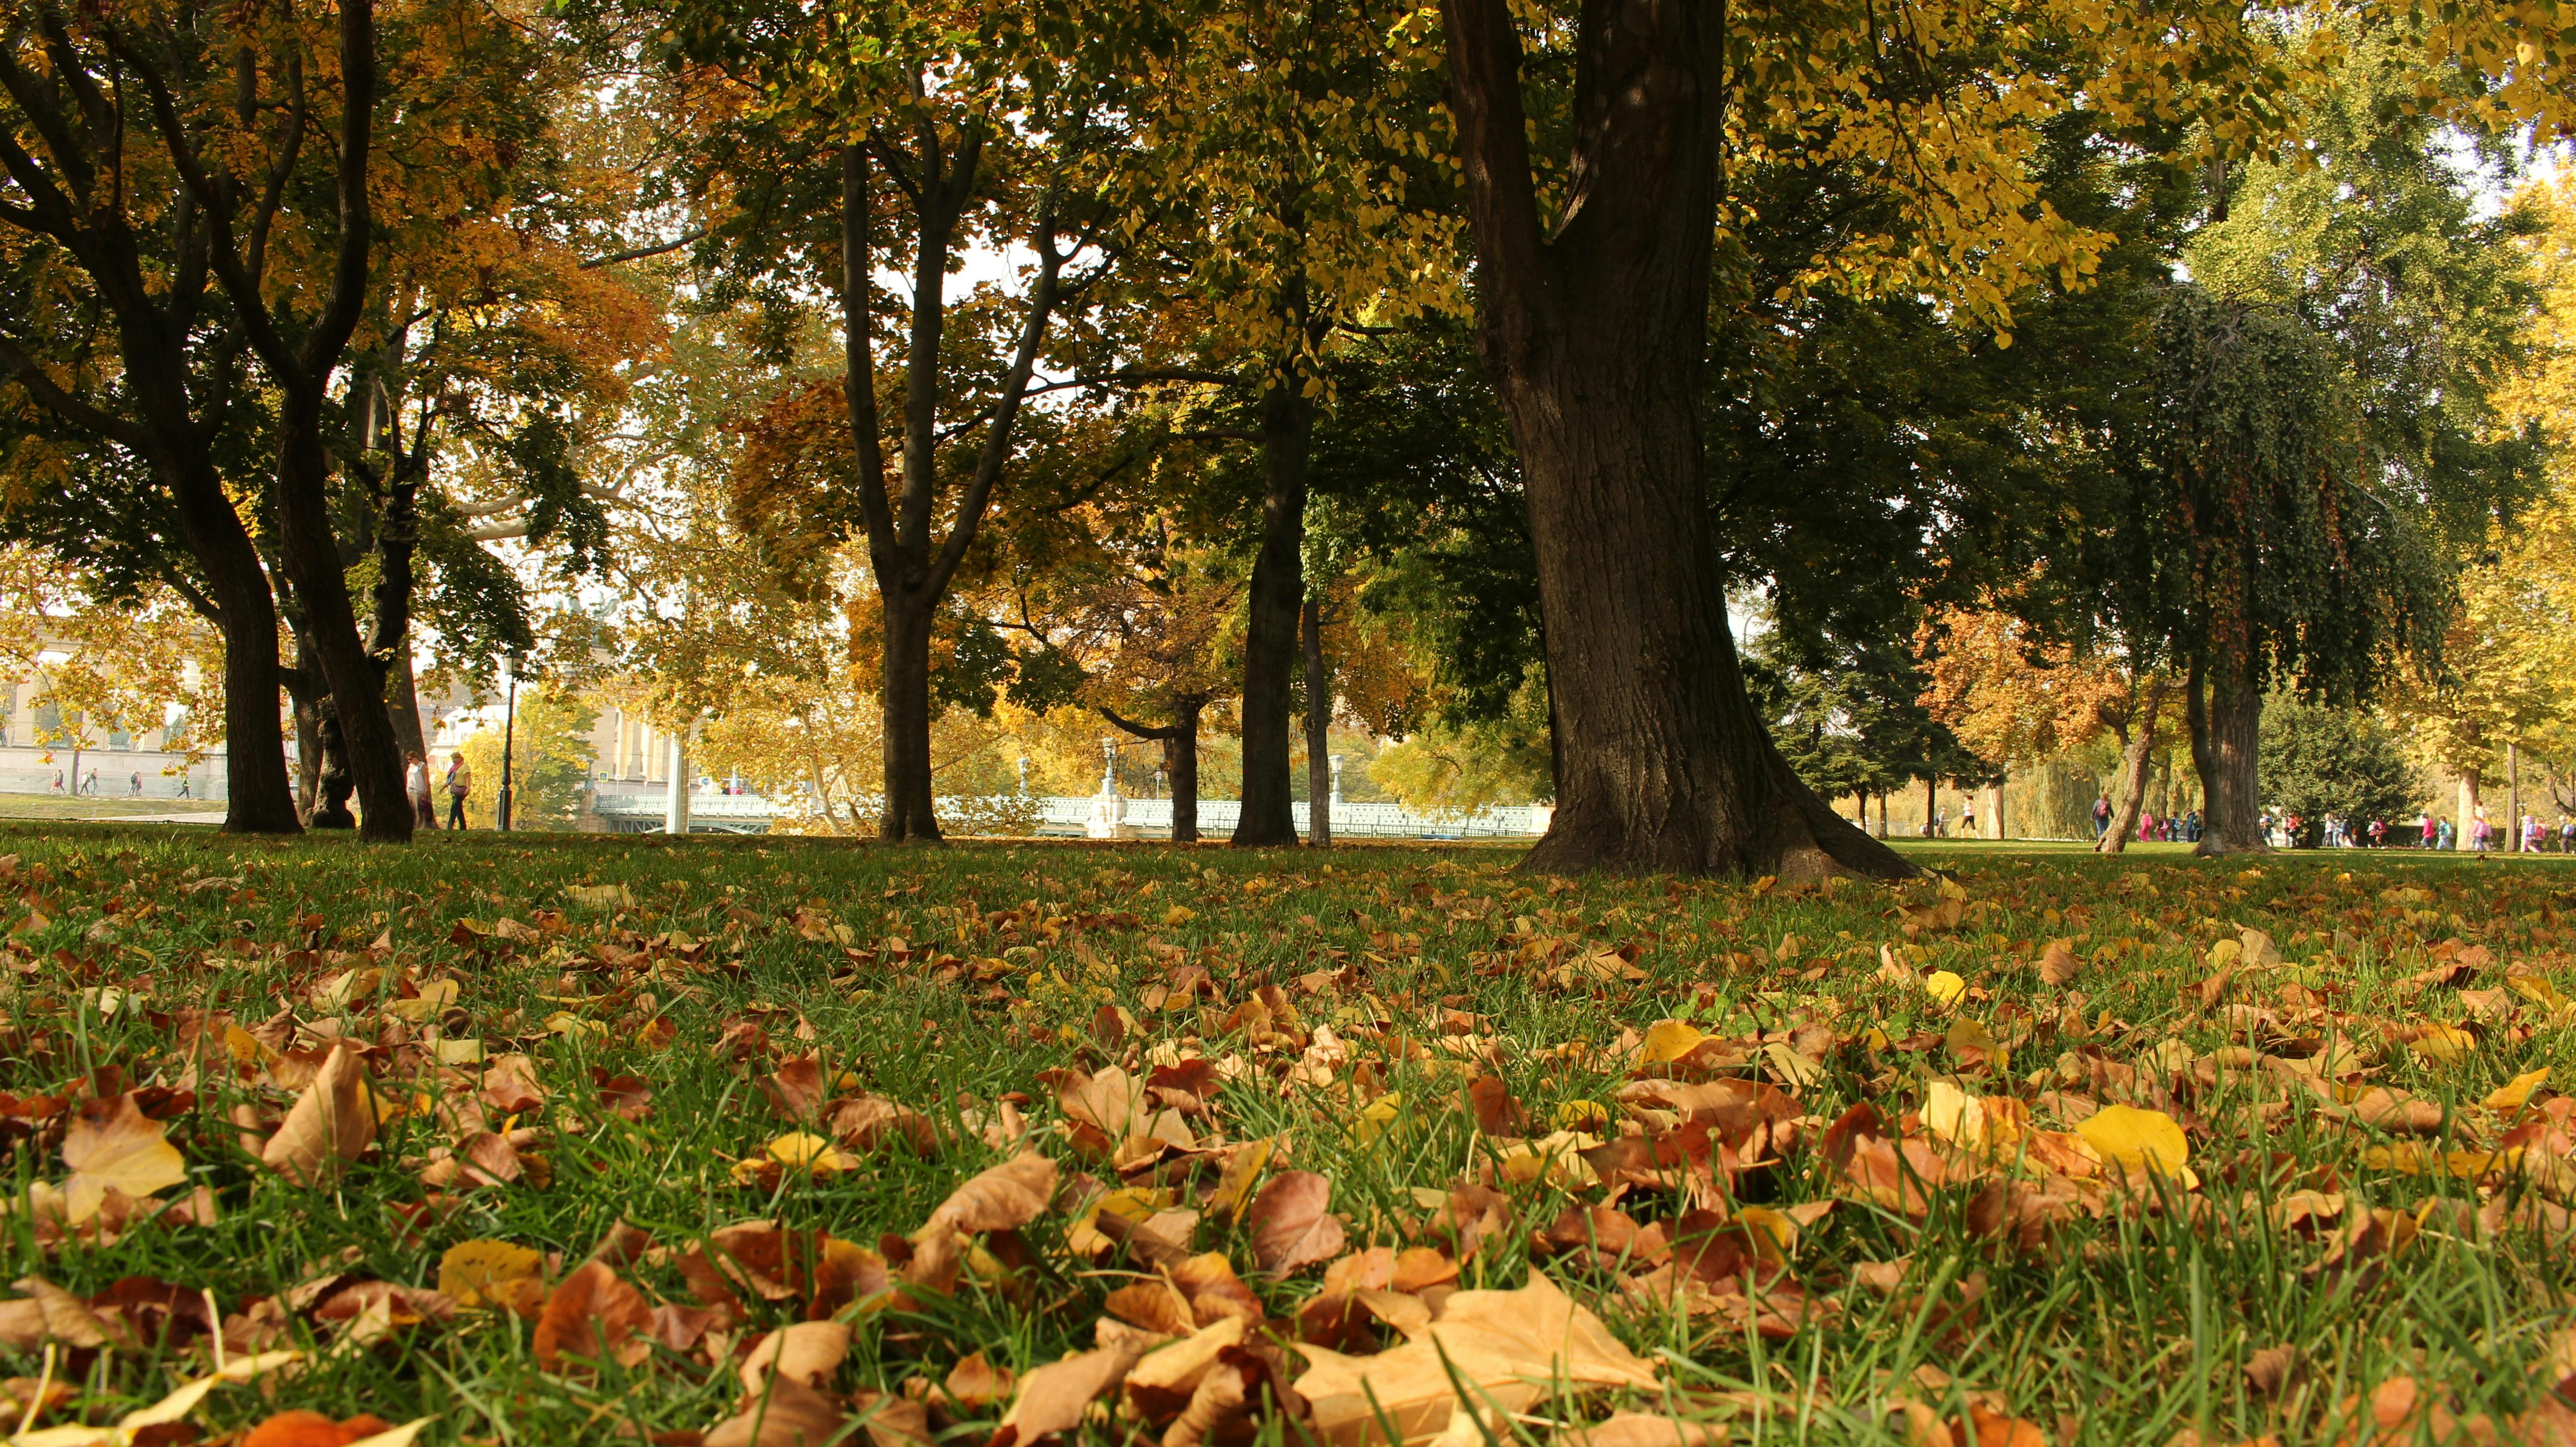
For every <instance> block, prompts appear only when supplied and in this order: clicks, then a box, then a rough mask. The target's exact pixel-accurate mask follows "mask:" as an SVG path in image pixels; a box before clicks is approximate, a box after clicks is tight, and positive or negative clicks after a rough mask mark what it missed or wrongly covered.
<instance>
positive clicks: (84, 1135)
mask: <svg viewBox="0 0 2576 1447" xmlns="http://www.w3.org/2000/svg"><path fill="white" fill-rule="evenodd" d="M63 1164H64V1165H67V1166H69V1167H71V1168H72V1174H71V1179H70V1180H67V1181H65V1182H63V1201H64V1205H65V1208H66V1211H67V1215H66V1217H65V1219H66V1220H67V1221H68V1222H69V1223H70V1224H71V1225H74V1226H78V1225H80V1224H82V1223H83V1222H86V1221H89V1220H92V1219H94V1218H95V1217H96V1216H97V1215H98V1213H99V1208H100V1207H101V1206H103V1205H105V1204H106V1202H107V1193H108V1191H109V1190H111V1189H114V1190H118V1191H122V1192H124V1193H125V1194H126V1195H129V1196H132V1197H134V1198H136V1199H137V1200H140V1199H142V1198H143V1197H145V1196H149V1195H151V1194H152V1193H153V1192H155V1191H158V1190H160V1189H161V1188H163V1187H164V1186H175V1185H178V1184H179V1183H180V1182H182V1181H185V1180H186V1179H188V1163H187V1162H186V1161H185V1160H183V1159H181V1158H180V1155H179V1148H178V1147H177V1146H174V1145H172V1144H170V1142H169V1141H168V1140H167V1139H165V1138H163V1136H162V1134H161V1123H160V1122H158V1121H155V1120H151V1119H149V1118H147V1117H146V1116H145V1115H144V1114H143V1112H142V1111H140V1110H138V1109H136V1108H135V1105H134V1097H132V1096H130V1095H120V1096H117V1097H116V1098H115V1099H113V1100H93V1101H91V1102H90V1103H89V1104H87V1105H85V1106H82V1107H81V1111H80V1114H78V1115H76V1116H74V1117H73V1118H72V1123H71V1128H70V1129H69V1130H67V1131H66V1132H64V1134H63Z"/></svg>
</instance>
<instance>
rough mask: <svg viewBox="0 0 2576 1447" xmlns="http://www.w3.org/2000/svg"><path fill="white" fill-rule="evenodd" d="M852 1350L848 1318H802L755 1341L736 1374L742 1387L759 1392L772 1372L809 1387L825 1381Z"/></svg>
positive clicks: (838, 1368) (754, 1393)
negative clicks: (840, 1319)
mask: <svg viewBox="0 0 2576 1447" xmlns="http://www.w3.org/2000/svg"><path fill="white" fill-rule="evenodd" d="M849 1354H850V1324H849V1323H848V1322H845V1321H800V1322H798V1323H797V1324H796V1325H794V1326H789V1327H781V1328H779V1329H778V1330H776V1331H773V1332H771V1333H770V1334H769V1335H767V1336H765V1337H762V1338H761V1339H760V1340H759V1341H758V1342H756V1343H754V1344H753V1346H752V1348H751V1353H750V1355H748V1356H745V1357H744V1358H743V1359H742V1366H741V1367H740V1368H739V1369H738V1370H737V1373H736V1374H737V1375H738V1376H740V1377H741V1378H742V1389H743V1390H744V1391H746V1392H749V1393H752V1394H753V1395H755V1396H757V1395H759V1393H760V1392H761V1391H762V1389H763V1388H764V1387H765V1386H766V1384H767V1383H768V1381H769V1378H770V1376H771V1375H772V1374H773V1373H775V1374H776V1375H777V1376H779V1377H781V1378H783V1379H785V1380H787V1381H791V1382H799V1383H802V1384H803V1385H805V1386H808V1387H819V1386H821V1385H823V1382H824V1380H825V1379H826V1378H828V1377H830V1376H831V1375H832V1373H834V1372H836V1371H839V1370H840V1369H841V1360H842V1358H844V1357H847V1356H848V1355H849Z"/></svg>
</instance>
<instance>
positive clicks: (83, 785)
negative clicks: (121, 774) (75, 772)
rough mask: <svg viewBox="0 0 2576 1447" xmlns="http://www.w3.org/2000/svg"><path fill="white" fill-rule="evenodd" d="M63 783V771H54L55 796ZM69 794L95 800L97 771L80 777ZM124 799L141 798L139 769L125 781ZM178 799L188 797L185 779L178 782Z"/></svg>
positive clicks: (96, 794) (140, 771)
mask: <svg viewBox="0 0 2576 1447" xmlns="http://www.w3.org/2000/svg"><path fill="white" fill-rule="evenodd" d="M63 782H64V774H63V771H62V770H60V769H56V770H54V787H53V792H55V793H57V794H59V793H62V792H63ZM71 792H72V794H73V796H75V797H78V796H81V795H87V796H88V797H90V798H92V799H95V798H97V797H98V770H96V769H92V770H90V771H89V772H88V773H86V774H84V775H82V776H81V777H80V779H79V781H78V782H76V783H74V784H73V785H72V786H71ZM125 797H127V798H129V799H140V798H142V797H143V771H142V770H141V769H137V770H135V771H134V773H133V775H132V776H131V777H129V778H128V779H127V780H126V781H125ZM179 797H180V798H182V799H184V798H186V797H188V781H187V780H185V779H181V780H180V781H179Z"/></svg>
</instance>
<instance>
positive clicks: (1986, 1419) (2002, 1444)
mask: <svg viewBox="0 0 2576 1447" xmlns="http://www.w3.org/2000/svg"><path fill="white" fill-rule="evenodd" d="M1965 1425H1966V1430H1964V1431H1961V1430H1958V1429H1956V1428H1954V1429H1952V1435H1953V1436H1954V1437H1955V1438H1956V1439H1957V1441H1958V1447H2049V1441H2048V1434H2047V1433H2046V1432H2044V1431H2042V1430H2040V1426H2039V1424H2038V1423H2036V1422H2031V1421H2025V1420H2024V1419H2022V1418H2020V1417H2007V1416H2005V1415H2003V1414H2002V1413H2000V1412H1993V1411H1989V1410H1987V1409H1986V1408H1985V1407H1982V1406H1980V1405H1978V1404H1977V1403H1974V1402H1971V1403H1969V1404H1968V1420H1967V1423H1966V1424H1965Z"/></svg>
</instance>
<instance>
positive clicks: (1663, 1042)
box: [1645, 1020, 1708, 1065]
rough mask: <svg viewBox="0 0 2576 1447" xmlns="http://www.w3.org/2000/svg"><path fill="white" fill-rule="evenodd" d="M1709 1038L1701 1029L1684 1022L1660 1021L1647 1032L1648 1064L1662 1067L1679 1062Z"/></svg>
mask: <svg viewBox="0 0 2576 1447" xmlns="http://www.w3.org/2000/svg"><path fill="white" fill-rule="evenodd" d="M1707 1038H1708V1037H1707V1036H1706V1035H1704V1034H1702V1033H1700V1030H1699V1027H1697V1026H1695V1025H1692V1024H1690V1023H1688V1022H1687V1021H1682V1020H1658V1021H1656V1022H1655V1023H1654V1024H1653V1025H1651V1026H1649V1027H1648V1028H1647V1030H1646V1046H1645V1049H1646V1063H1647V1064H1648V1065H1661V1064H1664V1063H1665V1062H1667V1061H1673V1060H1679V1059H1681V1058H1682V1057H1683V1056H1685V1055H1688V1054H1690V1053H1691V1052H1692V1051H1693V1050H1695V1049H1697V1048H1699V1043H1700V1042H1701V1041H1703V1040H1705V1039H1707Z"/></svg>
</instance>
